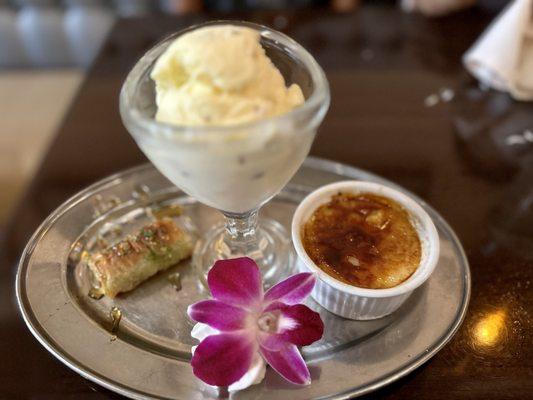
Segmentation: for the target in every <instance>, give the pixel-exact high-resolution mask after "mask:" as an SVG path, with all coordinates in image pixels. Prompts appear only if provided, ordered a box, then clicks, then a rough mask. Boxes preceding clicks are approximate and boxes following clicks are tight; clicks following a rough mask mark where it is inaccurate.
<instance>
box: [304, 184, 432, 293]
mask: <svg viewBox="0 0 533 400" xmlns="http://www.w3.org/2000/svg"><path fill="white" fill-rule="evenodd" d="M302 238H303V245H304V248H305V250H306V252H307V254H308V255H309V257H310V258H311V259H312V260H313V261H314V262H315V264H316V265H318V266H319V267H320V268H321V269H322V270H324V271H325V272H326V273H328V274H329V275H331V276H333V277H334V278H336V279H338V280H340V281H342V282H345V283H348V284H350V285H353V286H358V287H362V288H369V289H385V288H390V287H394V286H397V285H399V284H400V283H402V282H403V281H405V280H406V279H407V278H409V277H410V276H411V275H412V274H413V272H414V271H415V270H416V269H417V267H418V265H419V264H420V259H421V253H422V246H421V244H420V238H419V236H418V233H417V232H416V229H415V227H414V226H413V224H412V223H411V221H410V218H409V214H408V213H407V211H406V210H405V209H404V208H403V207H402V206H400V205H399V204H398V203H397V202H395V201H393V200H391V199H389V198H386V197H382V196H378V195H375V194H370V193H362V194H357V195H356V194H351V193H341V192H339V193H338V194H336V195H334V196H333V197H332V199H331V201H330V202H329V203H326V204H323V205H321V206H320V207H318V208H317V209H316V210H315V212H314V213H313V215H312V216H311V218H310V219H309V220H308V221H307V222H306V224H305V225H304V226H303V228H302Z"/></svg>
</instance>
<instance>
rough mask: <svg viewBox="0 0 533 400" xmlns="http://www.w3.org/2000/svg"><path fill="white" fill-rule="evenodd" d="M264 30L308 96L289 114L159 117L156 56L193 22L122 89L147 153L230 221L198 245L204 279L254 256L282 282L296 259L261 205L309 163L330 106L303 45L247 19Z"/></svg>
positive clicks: (130, 125) (270, 50)
mask: <svg viewBox="0 0 533 400" xmlns="http://www.w3.org/2000/svg"><path fill="white" fill-rule="evenodd" d="M213 24H224V25H226V24H232V25H238V26H247V27H249V28H252V29H255V30H257V31H258V32H259V33H260V36H261V45H262V46H263V48H264V49H265V51H266V54H267V56H268V57H269V58H270V59H271V60H272V62H273V63H274V65H275V66H276V67H277V68H278V69H279V70H280V72H281V74H282V75H283V77H284V78H285V83H286V85H287V86H289V85H290V84H292V83H296V84H298V85H299V86H300V88H301V89H302V92H303V94H304V97H305V102H304V104H302V105H301V106H299V107H297V108H295V109H293V110H291V111H289V112H288V113H285V114H282V115H279V116H275V117H272V118H268V119H263V120H259V121H254V122H249V123H243V124H238V125H223V126H214V125H209V126H177V125H171V124H166V123H162V122H158V121H156V120H155V119H154V115H155V113H156V110H157V106H156V102H155V84H154V82H153V80H152V79H151V78H150V72H151V70H152V68H153V66H154V64H155V62H156V60H157V59H158V57H159V56H160V55H161V54H162V53H163V52H164V51H165V50H166V49H167V47H168V46H169V45H170V44H171V43H172V42H173V41H174V40H175V39H176V38H177V37H178V36H180V35H182V34H184V33H186V32H189V31H190V30H192V29H196V28H198V27H199V26H194V27H191V28H188V29H186V30H184V31H180V32H178V33H175V34H173V35H171V36H170V37H168V38H166V39H164V40H163V41H161V42H160V43H158V44H157V45H155V46H154V47H153V48H152V49H150V50H149V51H148V52H147V53H146V54H145V55H144V56H143V57H142V58H141V59H140V60H139V61H138V62H137V64H136V65H135V66H134V67H133V69H132V70H131V72H130V73H129V74H128V77H127V78H126V81H125V82H124V85H123V87H122V90H121V93H120V113H121V116H122V120H123V122H124V124H125V126H126V128H127V129H128V131H129V132H130V133H131V135H132V137H133V138H134V140H135V141H136V142H137V144H138V145H139V147H140V148H141V150H142V151H143V152H144V154H145V155H146V156H147V157H148V159H150V161H151V162H152V163H153V164H154V165H155V166H156V167H157V168H158V170H159V171H160V172H161V173H162V174H163V175H165V176H166V177H167V178H168V179H169V180H170V181H171V182H172V183H174V184H175V185H176V186H178V187H179V188H180V189H181V190H183V191H184V192H185V193H187V194H189V195H190V196H192V197H194V198H195V199H197V200H198V201H200V202H202V203H204V204H206V205H208V206H210V207H213V208H216V209H218V210H220V211H221V212H222V214H223V215H224V217H225V222H224V224H221V225H217V226H214V227H212V228H211V229H210V230H209V231H208V232H207V233H206V234H205V235H204V236H203V237H202V238H201V239H200V240H199V241H198V243H197V245H196V248H195V251H194V255H193V263H194V264H195V267H196V268H197V270H198V271H199V273H200V275H201V276H202V277H205V274H206V273H207V271H208V270H209V268H211V266H212V265H213V264H214V262H215V261H216V260H219V259H227V258H234V257H240V256H249V257H251V258H253V259H254V260H255V261H256V262H257V264H258V265H259V266H260V267H261V269H262V274H263V277H264V279H265V282H266V283H267V285H268V284H272V283H274V282H276V281H278V280H279V279H280V278H281V277H282V276H283V275H285V273H286V272H287V268H288V266H289V265H290V257H291V256H290V254H291V253H292V246H291V241H290V235H289V234H288V233H287V232H286V231H285V229H284V228H283V227H282V226H281V225H280V224H279V223H278V222H276V221H274V220H269V219H259V218H258V211H259V209H260V208H261V206H263V205H264V204H265V203H266V202H268V201H269V200H270V199H271V198H272V197H273V196H275V195H276V194H277V193H279V192H280V191H281V189H282V188H283V187H284V186H285V185H286V184H287V182H288V181H289V180H290V179H291V177H292V176H293V175H294V174H295V173H296V171H297V170H298V168H299V167H300V166H301V164H302V163H303V161H304V159H305V158H306V156H307V154H308V153H309V149H310V147H311V144H312V142H313V140H314V137H315V133H316V130H317V128H318V126H319V124H320V123H321V122H322V119H323V118H324V115H325V113H326V111H327V108H328V106H329V100H330V95H329V87H328V83H327V80H326V77H325V75H324V72H323V71H322V69H321V68H320V66H319V65H318V63H317V62H316V61H315V60H314V58H313V57H312V56H311V55H310V54H309V53H308V52H307V51H306V50H305V49H304V48H303V47H302V46H300V45H299V44H298V43H296V42H295V41H293V40H292V39H290V38H289V37H287V36H285V35H283V34H281V33H279V32H276V31H274V30H272V29H270V28H267V27H264V26H261V25H255V24H251V23H246V22H228V21H220V22H211V23H207V24H203V25H200V26H205V25H213Z"/></svg>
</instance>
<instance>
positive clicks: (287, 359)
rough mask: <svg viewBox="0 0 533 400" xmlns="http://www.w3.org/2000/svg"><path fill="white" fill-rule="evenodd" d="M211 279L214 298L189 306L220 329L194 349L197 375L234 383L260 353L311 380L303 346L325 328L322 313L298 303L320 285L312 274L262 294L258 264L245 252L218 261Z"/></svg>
mask: <svg viewBox="0 0 533 400" xmlns="http://www.w3.org/2000/svg"><path fill="white" fill-rule="evenodd" d="M207 283H208V285H209V289H210V290H211V294H212V296H213V299H210V300H203V301H199V302H198V303H195V304H192V305H190V306H189V308H188V310H187V312H188V314H189V317H190V318H191V319H193V320H194V321H197V322H199V323H203V324H206V325H208V326H209V327H210V328H213V331H214V332H218V333H217V334H214V335H210V336H207V337H205V338H204V339H203V340H202V342H201V343H200V344H199V345H198V347H197V348H196V349H195V351H194V355H193V358H192V361H191V365H192V368H193V372H194V375H196V376H197V377H198V378H199V379H201V380H202V381H204V382H206V383H208V384H210V385H214V386H230V385H231V384H233V383H235V382H237V381H238V380H239V379H241V378H242V377H243V376H244V374H246V372H247V371H248V370H249V368H250V367H251V365H252V363H255V360H257V358H258V354H260V355H261V356H262V358H263V359H264V360H265V361H266V362H267V363H268V364H269V365H270V366H271V367H272V368H274V369H275V370H276V371H277V372H278V373H279V374H280V375H281V376H283V377H284V378H285V379H287V380H288V381H290V382H292V383H295V384H300V385H307V384H309V383H311V376H310V374H309V370H308V368H307V365H306V364H305V361H304V359H303V358H302V356H301V354H300V352H299V351H298V346H306V345H309V344H311V343H313V342H315V341H316V340H318V339H320V338H321V337H322V333H323V331H324V324H323V323H322V320H321V319H320V315H319V314H318V313H316V312H314V311H312V310H311V309H309V308H308V307H307V306H305V305H303V304H299V303H300V302H302V301H303V300H304V299H305V298H306V297H307V296H308V295H309V293H311V290H312V289H313V286H314V285H315V277H314V276H313V275H312V274H310V273H300V274H296V275H293V276H291V277H289V278H288V279H286V280H284V281H282V282H280V283H278V284H277V285H275V286H273V287H272V288H270V289H269V290H268V291H267V292H266V293H264V294H263V284H262V280H261V273H260V271H259V268H258V266H257V264H256V263H255V262H254V261H253V260H252V259H250V258H247V257H243V258H236V259H232V260H221V261H217V262H216V263H215V265H214V266H213V267H212V268H211V270H210V271H209V274H208V276H207ZM260 358H261V357H259V359H260ZM254 365H255V364H254Z"/></svg>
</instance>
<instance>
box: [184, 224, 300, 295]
mask: <svg viewBox="0 0 533 400" xmlns="http://www.w3.org/2000/svg"><path fill="white" fill-rule="evenodd" d="M254 239H255V240H253V241H252V242H250V243H245V244H244V245H243V243H239V246H233V243H232V241H231V237H229V236H228V232H227V230H226V226H225V224H224V223H221V224H218V225H215V226H214V227H213V228H211V229H210V230H209V231H207V232H206V234H205V235H204V237H203V238H201V239H199V240H198V242H197V243H196V247H195V249H194V253H193V259H192V262H193V265H194V268H195V269H196V271H197V273H198V274H199V275H200V278H201V281H202V283H203V284H204V285H205V286H207V273H208V272H209V269H210V268H211V267H212V266H213V264H214V263H215V262H216V261H217V260H225V259H229V258H237V257H244V256H246V257H250V258H251V259H253V260H254V261H255V262H256V263H257V265H258V266H259V268H260V269H261V274H262V276H263V284H264V286H265V288H268V287H271V286H273V285H274V284H276V283H278V282H279V281H280V280H282V279H283V278H285V277H287V276H288V275H289V272H290V266H291V265H292V264H293V261H294V257H295V254H294V251H293V249H292V243H291V239H290V236H289V234H288V232H287V231H286V230H285V228H284V227H283V226H282V225H281V224H280V223H279V222H277V221H274V220H272V219H266V218H264V219H263V218H261V219H260V221H259V224H258V227H257V229H256V231H255V238H254Z"/></svg>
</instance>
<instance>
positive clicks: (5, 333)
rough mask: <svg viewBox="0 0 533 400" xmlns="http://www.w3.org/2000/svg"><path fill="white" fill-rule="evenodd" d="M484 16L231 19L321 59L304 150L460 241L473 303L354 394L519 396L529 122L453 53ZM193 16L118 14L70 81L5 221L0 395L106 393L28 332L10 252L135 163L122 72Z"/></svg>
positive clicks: (530, 182)
mask: <svg viewBox="0 0 533 400" xmlns="http://www.w3.org/2000/svg"><path fill="white" fill-rule="evenodd" d="M493 16H494V14H493V11H489V10H486V9H482V8H476V9H472V10H469V11H467V12H463V13H459V14H456V15H453V16H451V17H446V18H442V19H437V20H426V19H424V18H421V17H416V16H408V15H404V14H402V13H401V12H399V11H397V10H396V9H394V8H392V7H391V6H388V5H367V6H364V7H363V8H361V9H360V10H358V11H357V12H356V13H354V14H350V15H334V14H330V13H328V12H325V11H321V10H319V11H306V12H298V13H295V12H288V13H281V14H273V13H256V14H248V15H242V16H239V17H241V18H245V19H249V20H252V21H256V22H260V23H264V24H267V25H271V26H274V27H276V28H278V29H281V30H283V31H286V32H288V33H289V34H290V35H291V36H293V37H294V38H295V39H296V40H298V41H300V42H301V43H303V44H304V45H305V46H306V47H307V48H308V49H309V50H310V51H311V52H312V53H313V54H314V55H315V56H316V58H317V59H318V61H319V62H320V63H321V64H322V65H323V67H324V69H325V70H326V73H327V75H328V78H329V81H330V83H331V90H332V104H331V109H330V111H329V114H328V116H327V117H326V119H325V121H324V124H323V126H322V127H321V129H320V133H319V135H318V137H317V139H316V142H315V144H314V147H313V150H312V154H314V155H316V156H320V157H325V158H329V159H333V160H337V161H341V162H344V163H347V164H351V165H354V166H358V167H361V168H366V169H368V170H370V171H372V172H375V173H378V174H381V175H383V176H385V177H387V178H389V179H391V180H394V181H395V182H397V183H399V184H401V185H404V186H406V187H407V188H409V189H410V190H412V191H414V192H416V193H417V194H418V195H420V196H421V197H423V198H424V199H426V200H427V201H428V202H429V203H431V204H432V205H433V206H434V207H435V208H436V209H437V210H438V211H439V212H440V213H441V214H442V215H443V216H444V217H445V218H446V219H447V220H448V221H449V222H450V224H451V225H452V226H453V227H454V228H455V230H456V232H457V234H458V235H459V237H460V239H461V240H462V242H463V244H464V247H465V249H466V251H467V254H468V258H469V260H470V264H471V269H472V298H471V303H470V308H469V311H468V315H467V317H466V320H465V322H464V323H463V325H462V327H461V329H460V331H459V333H458V334H457V335H456V336H455V338H454V339H453V340H452V341H451V343H449V344H448V345H447V346H446V347H445V348H444V349H443V350H442V351H441V352H440V353H439V354H437V355H436V356H435V357H434V358H433V359H432V360H431V361H429V362H428V363H426V364H425V365H424V366H423V367H421V368H419V369H418V370H417V371H415V372H414V373H412V374H410V375H409V376H407V377H405V378H403V379H401V380H400V381H399V382H396V383H394V384H392V385H390V386H389V387H387V388H384V389H382V390H380V391H378V392H377V393H375V394H372V395H371V396H369V398H380V399H402V398H415V399H527V398H532V396H533V395H532V393H533V346H532V339H531V334H532V323H531V318H532V317H533V282H532V281H533V173H532V171H533V168H532V167H533V162H532V159H533V157H532V155H533V148H532V143H530V142H528V140H527V138H528V137H529V136H527V135H525V136H524V132H526V131H527V130H528V129H529V130H530V131H533V106H532V105H531V104H528V103H515V102H513V101H511V100H510V99H509V98H508V97H507V96H506V95H504V94H498V93H494V92H491V91H486V90H482V89H480V88H479V87H478V86H477V85H476V83H475V82H473V81H472V80H471V79H470V78H469V77H468V76H467V74H466V73H465V71H464V70H463V68H462V66H461V61H460V59H461V55H462V54H463V52H464V51H465V50H466V49H467V48H468V47H469V46H470V45H471V44H472V42H473V41H474V39H475V38H476V37H477V36H478V35H479V34H480V32H482V30H483V29H484V27H486V25H487V23H488V22H489V21H490V19H491V18H492V17H493ZM207 18H210V17H209V16H197V17H186V18H179V19H171V18H164V17H157V18H154V19H148V20H124V21H120V22H119V23H118V24H117V25H116V27H115V29H114V30H113V32H112V34H111V36H110V38H109V40H108V42H107V44H106V45H105V47H104V49H103V51H102V53H101V55H100V57H99V59H98V60H97V62H96V64H95V66H94V68H93V69H92V70H91V71H90V73H89V74H88V77H87V79H86V81H85V82H84V84H83V85H82V87H81V89H80V91H79V93H78V95H77V97H76V99H75V100H74V102H73V104H72V107H71V109H70V110H69V112H68V113H67V115H66V118H65V121H64V123H63V125H62V127H61V129H60V130H59V132H58V135H57V137H56V139H55V141H54V142H53V143H52V145H51V146H50V148H49V150H48V152H47V155H46V157H45V158H44V161H43V163H42V165H41V166H40V168H39V170H38V172H37V174H36V176H35V178H34V179H33V181H32V183H31V186H30V188H29V190H28V191H27V193H26V195H25V196H24V198H23V199H22V200H21V201H20V203H19V204H18V207H17V210H16V212H15V213H14V215H13V218H12V220H11V222H10V224H9V225H8V227H7V230H6V231H5V232H4V238H3V241H2V242H3V247H2V249H3V251H2V252H1V255H2V260H3V262H2V265H1V270H0V274H1V275H0V321H1V322H0V354H1V361H0V398H1V399H18V398H23V399H30V398H31V399H56V398H76V399H103V398H115V397H118V396H116V395H114V394H112V393H110V392H108V391H106V390H105V389H102V388H100V387H97V386H96V385H95V384H92V383H90V382H88V381H86V380H85V379H83V378H82V377H80V376H78V375H77V374H76V373H74V372H72V371H71V370H69V369H68V368H66V367H64V366H63V365H62V364H61V363H60V362H59V361H57V360H56V359H55V358H54V357H52V356H51V355H50V354H48V353H47V352H46V350H45V349H44V348H42V347H41V346H40V345H39V344H38V343H37V341H36V340H35V339H34V338H33V337H32V336H31V334H30V333H29V331H28V330H27V329H26V327H25V326H24V324H23V322H22V320H21V318H20V317H19V315H18V312H17V310H16V304H15V299H14V290H13V287H14V276H15V270H16V261H17V259H18V257H19V256H20V253H21V251H22V249H23V247H24V245H25V243H26V241H27V239H28V237H29V236H30V234H31V233H32V232H33V231H34V230H35V229H36V227H37V226H38V224H39V223H40V222H41V221H42V220H43V219H44V218H45V217H46V216H47V215H48V213H50V212H51V211H52V210H53V209H54V208H55V207H56V206H58V205H59V204H60V203H61V202H63V201H64V200H65V199H67V197H68V196H70V195H72V194H73V193H75V192H76V191H78V190H79V189H81V188H83V187H84V186H86V185H88V184H89V183H91V182H94V181H95V180H97V179H100V178H102V177H104V176H106V175H108V174H111V173H114V172H116V171H119V170H120V169H123V168H126V167H129V166H132V165H135V164H138V163H141V162H143V161H145V158H144V157H143V155H142V154H141V152H140V151H139V150H138V149H137V147H136V146H135V144H134V142H133V141H132V139H131V138H130V136H129V134H128V133H127V132H126V130H125V129H124V127H123V126H122V124H121V121H120V118H119V113H118V93H119V89H120V86H121V83H122V81H123V79H124V76H125V74H126V72H127V71H128V69H129V68H130V67H131V66H132V65H133V63H134V62H135V60H136V59H137V58H138V57H139V56H140V55H141V54H142V53H143V52H144V51H145V50H146V49H147V48H148V47H149V46H150V45H152V44H153V43H154V42H156V41H157V40H158V39H159V38H161V37H162V36H164V35H165V34H166V33H168V32H171V31H175V30H178V29H180V28H182V27H184V26H186V25H189V24H191V23H193V22H199V21H202V20H205V19H207ZM452 95H453V97H454V98H453V100H451V101H446V100H450V97H452ZM50 101H54V99H53V98H52V99H50ZM521 138H522V139H521ZM117 368H120V366H117Z"/></svg>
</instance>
